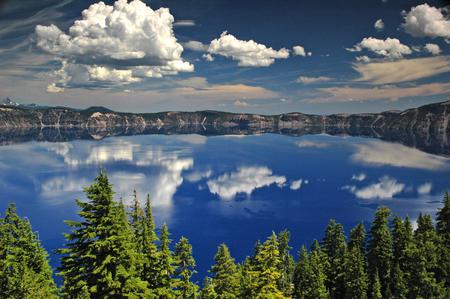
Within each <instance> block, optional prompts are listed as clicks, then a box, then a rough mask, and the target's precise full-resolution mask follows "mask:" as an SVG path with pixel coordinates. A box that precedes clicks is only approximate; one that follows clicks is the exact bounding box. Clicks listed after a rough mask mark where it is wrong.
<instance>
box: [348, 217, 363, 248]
mask: <svg viewBox="0 0 450 299" xmlns="http://www.w3.org/2000/svg"><path fill="white" fill-rule="evenodd" d="M353 248H357V249H358V250H359V251H360V252H361V254H362V255H365V250H366V228H365V227H364V224H362V223H360V224H358V225H357V226H355V227H354V228H353V229H352V230H351V231H350V241H349V242H348V249H349V250H352V249H353Z"/></svg>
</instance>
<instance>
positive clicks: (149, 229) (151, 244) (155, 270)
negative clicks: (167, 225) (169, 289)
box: [142, 195, 161, 290]
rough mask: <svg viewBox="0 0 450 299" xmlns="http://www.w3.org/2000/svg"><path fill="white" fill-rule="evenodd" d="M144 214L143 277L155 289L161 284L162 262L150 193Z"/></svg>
mask: <svg viewBox="0 0 450 299" xmlns="http://www.w3.org/2000/svg"><path fill="white" fill-rule="evenodd" d="M144 214H145V215H144V225H143V232H142V242H143V246H142V250H143V255H144V266H143V271H142V278H143V280H145V281H147V282H148V284H149V288H150V289H151V290H154V289H156V288H158V287H159V286H160V284H159V275H160V272H161V271H160V266H161V263H160V262H159V261H160V257H159V252H158V247H157V246H156V242H157V241H158V236H157V235H156V231H155V223H154V220H153V212H152V207H151V202H150V195H147V200H146V202H145V210H144Z"/></svg>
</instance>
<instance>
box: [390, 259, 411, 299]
mask: <svg viewBox="0 0 450 299" xmlns="http://www.w3.org/2000/svg"><path fill="white" fill-rule="evenodd" d="M391 289H392V297H393V298H395V299H404V298H407V297H406V296H407V294H408V290H407V285H406V279H405V274H404V272H403V270H402V269H401V268H400V265H399V263H398V262H396V263H395V266H394V268H393V269H392V283H391Z"/></svg>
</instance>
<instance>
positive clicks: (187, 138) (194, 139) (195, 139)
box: [176, 134, 208, 144]
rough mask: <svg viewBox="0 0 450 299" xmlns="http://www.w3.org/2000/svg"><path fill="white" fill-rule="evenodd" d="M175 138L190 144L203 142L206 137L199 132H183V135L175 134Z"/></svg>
mask: <svg viewBox="0 0 450 299" xmlns="http://www.w3.org/2000/svg"><path fill="white" fill-rule="evenodd" d="M176 139H177V140H181V141H183V142H187V143H191V144H205V143H206V140H207V139H208V138H207V137H206V136H203V135H199V134H185V135H177V136H176Z"/></svg>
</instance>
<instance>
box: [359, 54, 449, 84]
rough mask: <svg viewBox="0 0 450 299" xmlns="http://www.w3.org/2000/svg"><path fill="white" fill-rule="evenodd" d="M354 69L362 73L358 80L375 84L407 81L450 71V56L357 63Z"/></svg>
mask: <svg viewBox="0 0 450 299" xmlns="http://www.w3.org/2000/svg"><path fill="white" fill-rule="evenodd" d="M353 69H354V70H355V71H357V72H358V73H359V74H360V77H359V78H358V79H357V80H356V81H366V82H369V83H374V84H390V83H397V82H407V81H413V80H418V79H422V78H427V77H431V76H434V75H438V74H442V73H447V72H450V56H437V57H426V58H414V59H401V60H397V61H383V62H373V63H355V64H354V65H353Z"/></svg>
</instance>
